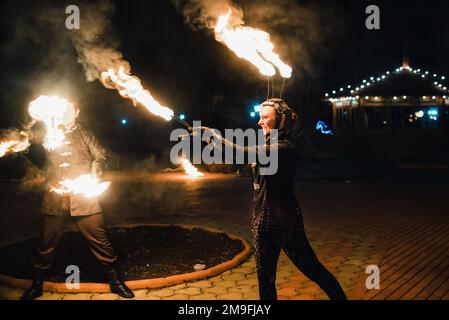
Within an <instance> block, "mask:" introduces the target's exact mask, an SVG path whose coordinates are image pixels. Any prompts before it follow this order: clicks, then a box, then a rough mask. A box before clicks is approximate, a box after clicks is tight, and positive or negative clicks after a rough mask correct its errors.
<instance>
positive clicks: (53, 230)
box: [21, 210, 70, 300]
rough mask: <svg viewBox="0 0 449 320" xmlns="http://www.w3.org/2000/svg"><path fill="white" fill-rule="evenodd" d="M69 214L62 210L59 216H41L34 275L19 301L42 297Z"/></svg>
mask: <svg viewBox="0 0 449 320" xmlns="http://www.w3.org/2000/svg"><path fill="white" fill-rule="evenodd" d="M69 214H70V213H69V212H68V211H67V210H64V211H63V213H62V215H61V216H49V215H43V216H42V229H41V238H40V241H39V246H38V249H37V253H38V255H37V257H36V259H35V260H34V261H33V265H34V267H35V271H34V272H35V275H34V279H33V283H32V285H31V287H30V288H29V289H28V290H26V291H25V292H24V293H23V295H22V297H21V300H34V299H36V298H38V297H40V296H42V294H43V285H44V281H45V277H46V275H47V274H46V273H47V270H48V269H50V268H51V266H52V265H53V261H54V260H55V251H56V248H57V246H58V243H59V240H61V237H62V234H63V232H64V226H65V223H66V221H67V218H68V217H69Z"/></svg>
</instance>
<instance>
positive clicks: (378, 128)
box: [325, 58, 449, 133]
mask: <svg viewBox="0 0 449 320" xmlns="http://www.w3.org/2000/svg"><path fill="white" fill-rule="evenodd" d="M445 80H446V76H444V75H439V74H437V73H433V72H430V71H427V70H422V69H412V68H411V67H410V66H409V63H408V59H407V58H404V61H403V64H402V67H400V68H398V69H396V70H393V71H387V72H385V73H384V74H382V75H380V76H377V77H374V76H373V77H369V78H366V79H365V80H363V81H362V83H361V84H360V85H356V86H351V85H347V86H344V87H341V88H339V89H337V90H334V91H332V92H330V93H326V95H325V101H326V102H327V103H329V104H330V105H331V106H332V120H333V121H332V124H333V129H334V130H335V131H336V132H339V131H356V132H358V133H375V132H391V131H407V130H408V131H417V130H418V131H421V132H422V131H423V130H425V131H432V130H433V131H435V130H438V129H441V128H443V126H444V125H445V124H446V125H447V123H448V120H449V99H448V97H449V92H448V87H447V85H446V84H445Z"/></svg>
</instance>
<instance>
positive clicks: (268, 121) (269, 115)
mask: <svg viewBox="0 0 449 320" xmlns="http://www.w3.org/2000/svg"><path fill="white" fill-rule="evenodd" d="M259 126H261V127H262V130H263V134H264V135H268V134H269V133H270V130H271V129H275V127H276V111H275V110H274V109H273V108H272V107H263V108H262V110H260V120H259Z"/></svg>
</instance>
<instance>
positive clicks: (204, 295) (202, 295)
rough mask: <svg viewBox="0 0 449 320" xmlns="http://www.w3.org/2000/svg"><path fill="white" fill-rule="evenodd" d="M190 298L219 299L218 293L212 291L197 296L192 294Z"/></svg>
mask: <svg viewBox="0 0 449 320" xmlns="http://www.w3.org/2000/svg"><path fill="white" fill-rule="evenodd" d="M189 300H217V295H215V294H211V293H203V294H200V295H197V296H190V297H189Z"/></svg>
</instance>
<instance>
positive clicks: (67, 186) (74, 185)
mask: <svg viewBox="0 0 449 320" xmlns="http://www.w3.org/2000/svg"><path fill="white" fill-rule="evenodd" d="M59 184H60V186H59V187H55V188H51V189H50V192H55V193H57V194H61V195H66V194H75V195H83V196H85V197H86V198H93V197H98V196H99V195H101V194H103V193H104V192H105V191H106V190H107V189H108V188H109V186H110V185H111V182H109V181H107V182H100V181H99V179H98V178H97V177H95V176H94V175H91V174H85V175H82V176H80V177H78V178H76V179H73V180H71V179H66V180H63V181H60V182H59Z"/></svg>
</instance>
